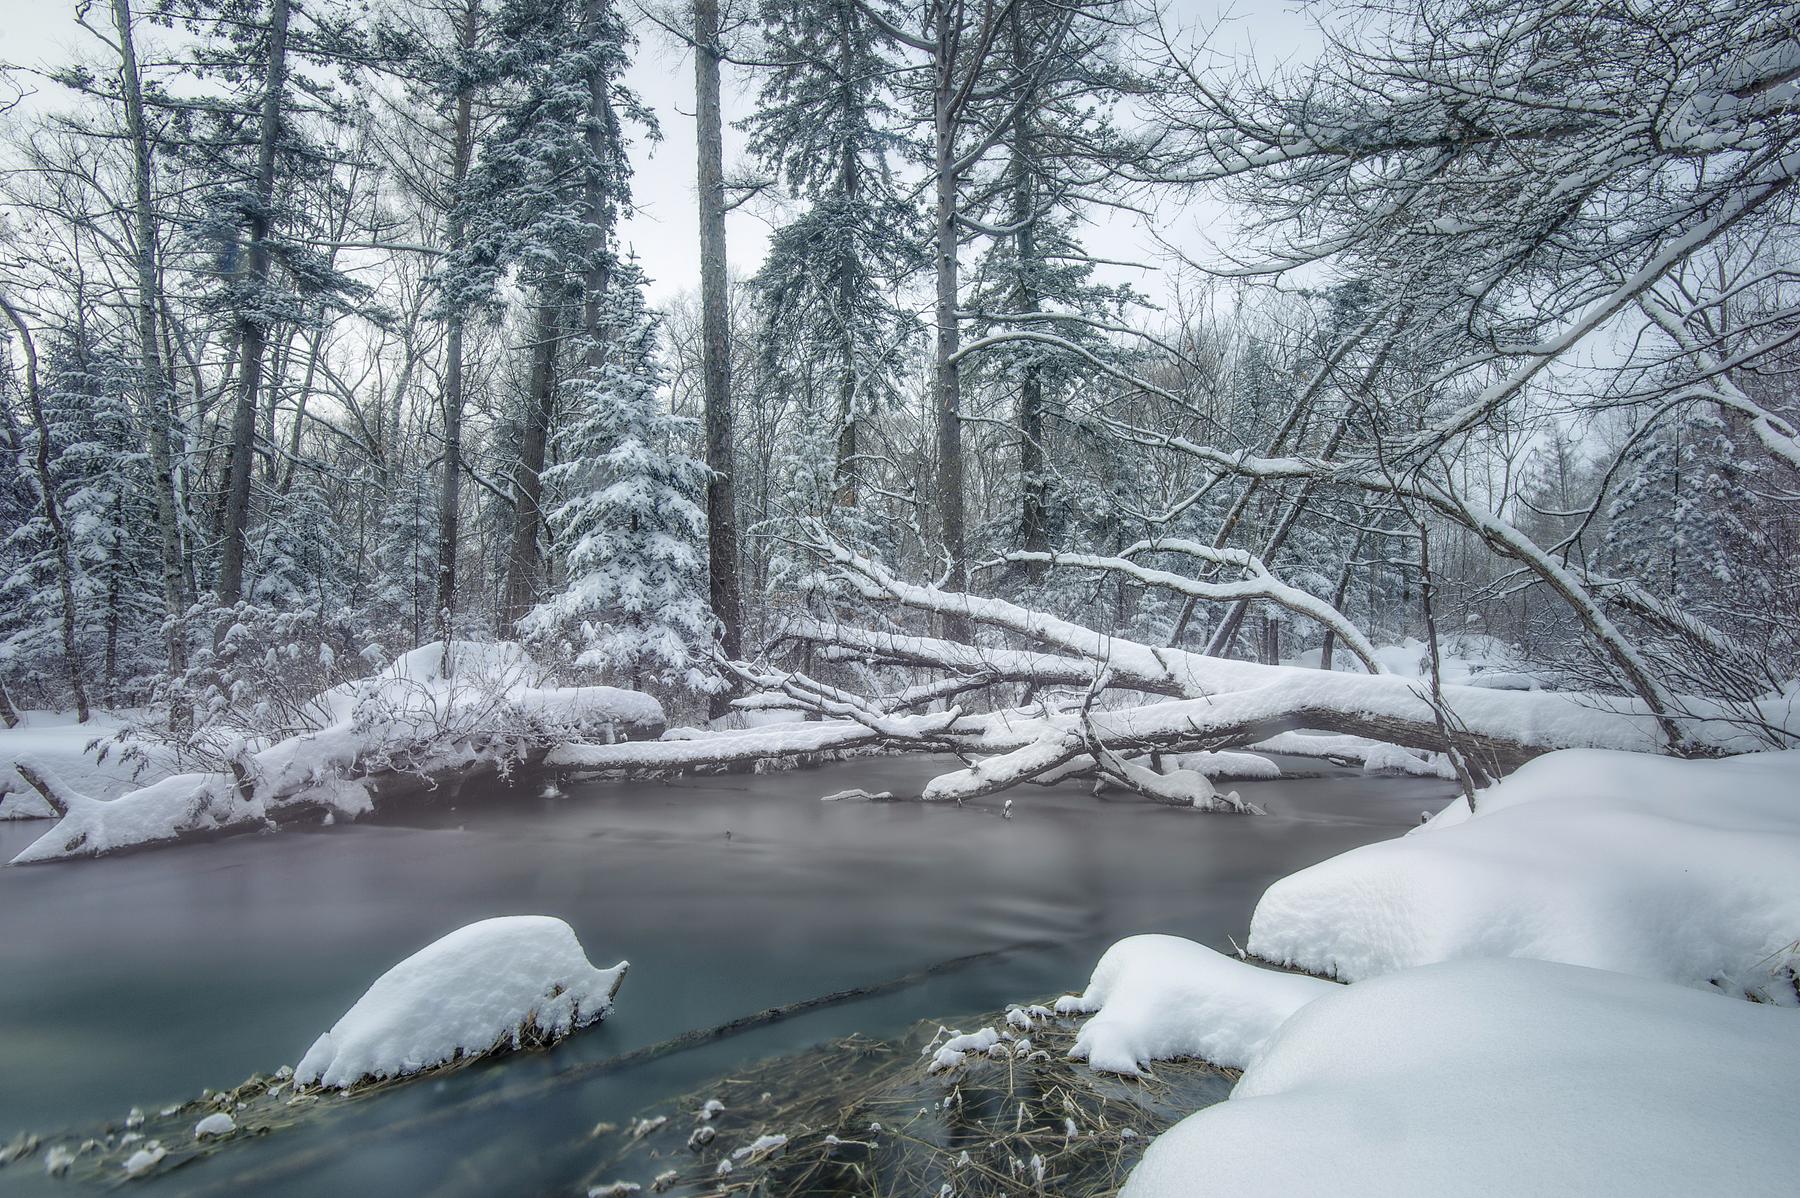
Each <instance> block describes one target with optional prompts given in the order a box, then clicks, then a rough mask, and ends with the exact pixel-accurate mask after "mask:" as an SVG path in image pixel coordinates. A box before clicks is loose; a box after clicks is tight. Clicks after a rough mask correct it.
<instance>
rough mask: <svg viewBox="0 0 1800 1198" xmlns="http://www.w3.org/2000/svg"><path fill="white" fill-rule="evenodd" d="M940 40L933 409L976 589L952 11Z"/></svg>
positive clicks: (951, 585)
mask: <svg viewBox="0 0 1800 1198" xmlns="http://www.w3.org/2000/svg"><path fill="white" fill-rule="evenodd" d="M936 34H937V39H936V40H937V46H936V52H935V53H934V54H933V56H932V61H933V69H934V70H935V71H936V78H935V80H934V84H933V88H932V133H933V136H932V141H933V146H932V150H933V162H932V171H933V180H932V181H933V184H934V187H935V194H936V205H935V211H934V213H933V219H934V221H935V231H936V237H937V244H936V255H937V259H936V274H937V294H936V300H935V303H934V306H933V312H934V320H935V322H936V324H937V347H936V354H935V361H934V363H933V371H932V405H931V406H932V415H933V418H934V420H935V424H936V434H937V438H936V441H937V500H938V539H939V540H941V541H942V542H943V546H944V553H945V554H946V555H947V557H948V559H949V560H948V563H947V564H948V567H949V570H948V575H947V577H946V580H945V585H946V586H947V588H948V589H949V590H952V591H957V592H963V591H967V590H968V589H969V554H968V544H967V535H966V532H965V524H964V519H965V517H964V512H963V505H964V500H963V452H962V380H961V375H960V372H959V370H958V365H957V361H956V354H957V351H958V350H959V349H960V348H961V346H962V338H961V335H960V329H959V327H958V325H957V315H956V313H957V292H958V290H959V285H958V284H959V274H958V270H957V258H956V251H957V235H956V198H957V169H956V114H955V110H954V106H955V104H956V52H957V43H958V38H957V36H956V27H955V22H954V19H953V18H952V16H951V14H950V13H948V12H945V11H940V12H939V13H938V20H937V29H936ZM943 628H944V635H945V636H946V637H948V638H949V639H951V640H967V639H968V638H969V636H970V628H969V621H968V619H967V617H965V616H963V615H961V614H959V613H954V612H953V613H949V614H947V615H946V616H945V617H944V624H943Z"/></svg>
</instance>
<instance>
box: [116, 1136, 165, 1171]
mask: <svg viewBox="0 0 1800 1198" xmlns="http://www.w3.org/2000/svg"><path fill="white" fill-rule="evenodd" d="M168 1155H169V1150H168V1149H167V1148H164V1147H163V1146H162V1145H161V1144H158V1143H157V1142H156V1141H155V1140H152V1141H150V1143H148V1144H146V1145H144V1147H142V1148H140V1149H138V1150H137V1151H136V1152H134V1153H132V1154H131V1155H130V1156H128V1157H126V1158H125V1164H124V1166H123V1167H124V1169H125V1176H127V1177H142V1176H143V1175H144V1174H146V1173H148V1172H150V1170H152V1169H154V1168H156V1166H157V1163H158V1162H159V1161H161V1160H162V1158H163V1157H165V1156H168Z"/></svg>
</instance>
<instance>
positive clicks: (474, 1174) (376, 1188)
mask: <svg viewBox="0 0 1800 1198" xmlns="http://www.w3.org/2000/svg"><path fill="white" fill-rule="evenodd" d="M950 765H951V763H948V762H947V761H945V760H943V759H936V760H934V759H930V758H924V757H905V758H874V759H862V760H855V761H848V762H841V763H837V764H833V765H828V766H824V767H820V768H817V769H812V770H806V771H797V772H789V773H772V774H758V775H729V776H719V777H707V778H695V779H687V780H682V781H678V782H670V783H641V782H633V783H612V782H596V783H586V784H579V785H574V786H570V787H569V788H568V793H567V794H565V795H563V796H561V797H556V798H543V797H538V796H536V795H535V793H532V792H521V791H514V792H512V793H509V794H506V795H503V796H502V795H492V796H485V798H487V799H495V800H499V799H503V800H504V801H484V796H464V798H463V799H462V800H461V801H460V802H458V803H457V805H456V806H455V807H440V808H420V809H414V810H409V811H403V812H399V813H392V814H386V815H383V816H382V817H380V818H377V819H373V820H369V821H365V822H359V823H356V824H352V825H341V826H337V827H321V828H317V829H313V830H306V831H297V830H292V829H290V830H288V831H284V832H281V833H276V834H270V835H263V836H242V837H237V838H233V839H228V840H222V841H217V842H212V843H205V844H195V845H189V846H183V847H180V848H172V849H165V850H161V851H153V852H145V853H140V854H134V855H129V856H124V857H118V858H112V859H107V860H104V861H99V862H75V863H68V864H60V865H51V866H32V867H22V868H16V869H13V868H9V869H0V1143H4V1142H5V1141H7V1140H9V1139H11V1138H12V1136H13V1134H14V1133H15V1132H18V1131H22V1130H35V1131H54V1130H63V1129H68V1128H81V1127H87V1126H93V1125H97V1124H99V1123H102V1122H106V1121H109V1120H110V1121H117V1120H120V1119H122V1118H123V1116H124V1114H125V1112H126V1111H127V1110H129V1109H130V1108H131V1107H132V1106H141V1107H143V1108H145V1109H146V1110H153V1109H155V1108H156V1107H159V1106H161V1105H163V1104H166V1103H173V1102H178V1101H181V1100H184V1099H188V1098H193V1097H196V1096H197V1095H198V1094H199V1092H200V1090H201V1089H202V1088H203V1087H209V1086H210V1087H215V1088H220V1087H226V1086H230V1085H234V1084H236V1083H237V1082H239V1081H242V1080H243V1079H244V1078H246V1077H247V1076H249V1075H250V1074H251V1073H253V1072H256V1071H259V1070H262V1071H269V1070H273V1069H274V1068H275V1067H277V1066H279V1065H281V1064H283V1063H289V1064H291V1063H293V1062H294V1061H296V1060H298V1059H299V1057H300V1055H301V1054H302V1053H303V1052H304V1051H305V1050H306V1048H307V1046H308V1045H309V1044H310V1043H311V1042H312V1040H313V1038H314V1037H315V1036H317V1035H318V1034H319V1033H320V1032H321V1031H323V1030H325V1029H326V1028H328V1027H330V1026H331V1024H332V1023H333V1022H334V1021H335V1020H336V1019H337V1017H338V1016H339V1015H340V1014H342V1013H343V1011H344V1010H345V1009H346V1008H347V1007H348V1006H349V1005H350V1004H351V1003H352V1002H354V1001H355V1000H356V998H357V997H358V996H359V995H360V994H361V993H362V992H363V990H364V989H365V988H366V987H367V986H368V984H369V983H370V982H371V981H373V980H374V979H375V978H376V977H377V976H378V975H379V974H380V973H381V972H382V971H383V970H385V969H386V968H387V967H388V966H390V965H392V964H393V963H394V962H396V961H398V960H400V959H401V958H402V957H405V956H407V955H408V954H410V953H411V952H413V951H415V950H416V949H418V948H419V947H421V946H423V945H424V944H426V943H428V942H430V941H431V940H433V939H435V938H436V937H438V936H440V935H442V934H444V933H445V932H448V931H450V930H452V929H454V928H457V927H459V926H461V925H463V924H465V923H470V922H473V921H474V920H477V919H482V918H485V917H488V916H493V915H505V914H527V913H532V914H536V913H541V914H549V915H556V916H559V917H561V918H563V919H566V920H567V921H569V923H570V924H572V925H573V926H574V928H575V930H576V933H577V934H578V935H579V936H580V938H581V942H582V944H583V945H584V946H585V947H586V948H587V950H588V953H589V955H590V957H592V958H593V959H594V961H595V962H596V964H601V965H609V964H611V963H613V962H614V961H616V960H618V959H620V958H628V959H629V960H630V961H631V963H632V970H631V975H630V977H629V978H628V979H627V980H626V983H625V987H624V989H623V990H622V991H621V993H620V995H619V1001H618V1007H617V1010H616V1011H615V1013H614V1014H613V1016H612V1017H611V1018H610V1019H608V1020H607V1021H606V1022H605V1023H604V1024H601V1025H600V1026H598V1027H596V1028H593V1029H590V1030H588V1031H585V1032H583V1033H581V1034H579V1035H577V1036H576V1037H574V1038H572V1039H571V1040H569V1041H567V1042H565V1043H563V1044H562V1045H559V1046H558V1047H557V1048H555V1049H554V1050H552V1051H550V1052H548V1053H534V1054H526V1055H521V1056H516V1057H512V1058H508V1059H504V1060H501V1061H496V1062H494V1063H491V1064H484V1065H480V1066H476V1067H473V1068H470V1069H465V1070H461V1071H457V1072H454V1073H451V1074H448V1075H445V1076H443V1077H440V1078H436V1079H431V1080H425V1081H421V1082H418V1083H415V1084H412V1085H409V1086H403V1087H397V1088H394V1089H392V1090H388V1091H385V1092H383V1093H382V1094H380V1095H378V1096H376V1097H372V1098H369V1099H366V1100H363V1101H360V1102H357V1103H355V1104H353V1109H347V1110H346V1113H345V1115H344V1117H342V1118H334V1119H323V1120H316V1121H310V1122H308V1123H307V1124H305V1125H303V1126H300V1127H296V1128H294V1129H292V1130H289V1131H284V1132H281V1133H279V1134H276V1135H271V1136H268V1137H266V1138H263V1139H260V1140H254V1141H250V1142H247V1143H243V1144H241V1145H236V1146H233V1147H232V1148H230V1149H228V1150H227V1151H225V1152H223V1153H221V1154H219V1155H218V1156H217V1157H215V1158H213V1159H210V1160H206V1161H203V1162H198V1163H196V1164H194V1165H192V1166H191V1167H187V1168H183V1169H179V1170H176V1171H174V1172H172V1173H170V1174H168V1175H166V1176H161V1177H157V1178H155V1179H152V1180H150V1181H148V1182H146V1183H144V1184H143V1185H142V1186H141V1187H138V1186H134V1187H133V1188H134V1189H138V1188H142V1189H143V1190H144V1191H146V1192H148V1193H156V1194H189V1193H193V1194H205V1193H219V1194H242V1193H250V1192H255V1193H259V1194H262V1193H268V1194H324V1193H337V1194H343V1195H354V1194H373V1193H381V1192H384V1191H385V1192H387V1193H392V1194H396V1195H410V1194H443V1195H478V1194H479V1195H495V1194H568V1193H571V1192H573V1191H572V1187H573V1185H574V1182H575V1180H576V1179H577V1178H578V1177H579V1176H580V1175H581V1173H582V1171H583V1168H584V1167H585V1165H586V1163H587V1162H586V1156H587V1155H588V1154H589V1152H590V1150H589V1149H587V1148H585V1147H584V1139H583V1138H584V1136H585V1133H586V1132H587V1131H588V1129H590V1128H591V1127H592V1126H593V1125H594V1124H595V1123H596V1122H599V1121H603V1120H607V1121H620V1120H623V1119H625V1118H627V1117H629V1116H630V1115H631V1114H633V1113H635V1112H637V1111H640V1110H642V1109H643V1108H644V1107H645V1106H647V1105H649V1104H651V1103H654V1102H657V1101H660V1100H663V1099H665V1098H667V1097H670V1096H672V1095H674V1094H677V1093H680V1092H682V1091H684V1090H687V1089H689V1088H691V1087H692V1086H694V1085H697V1084H699V1083H700V1082H702V1081H703V1080H705V1079H707V1078H711V1077H717V1076H721V1075H723V1074H726V1073H728V1072H729V1071H731V1070H732V1069H734V1068H737V1067H739V1066H741V1065H742V1064H744V1063H746V1062H749V1061H753V1060H758V1059H762V1058H765V1057H769V1056H773V1055H776V1054H779V1053H784V1052H789V1051H793V1050H795V1049H797V1048H800V1047H803V1046H806V1045H811V1044H815V1043H819V1042H821V1041H823V1040H826V1039H827V1038H829V1037H832V1036H837V1035H841V1034H845V1033H848V1032H851V1031H861V1032H865V1033H868V1034H871V1035H875V1036H886V1035H893V1034H897V1033H898V1032H899V1031H900V1030H902V1029H904V1028H905V1027H907V1026H908V1025H910V1024H911V1023H913V1022H914V1021H915V1020H918V1019H921V1018H927V1017H930V1018H949V1017H954V1016H957V1015H959V1014H967V1013H973V1012H981V1011H988V1010H992V1009H996V1008H998V1007H1000V1006H1003V1005H1004V1004H1005V1003H1007V1002H1015V1001H1022V1000H1027V999H1036V998H1041V997H1044V996H1048V995H1054V994H1058V993H1062V992H1065V991H1068V990H1079V989H1080V988H1081V987H1082V985H1083V984H1084V983H1085V981H1086V978H1087V974H1088V971H1089V969H1090V968H1091V967H1092V965H1093V963H1094V961H1095V960H1096V958H1097V957H1098V956H1099V954H1100V953H1101V952H1102V951H1103V950H1104V949H1105V947H1106V946H1107V945H1108V944H1110V943H1111V942H1112V941H1113V940H1115V939H1117V938H1118V937H1120V936H1123V935H1128V934H1130V933H1133V932H1148V931H1164V932H1173V933H1177V934H1180V935H1184V936H1188V937H1191V938H1194V939H1197V940H1201V941H1203V942H1206V943H1209V944H1212V945H1214V946H1216V947H1219V948H1229V940H1228V937H1230V936H1234V935H1235V936H1237V937H1239V938H1240V939H1241V938H1242V936H1243V933H1244V930H1245V929H1246V928H1247V926H1248V924H1249V917H1250V912H1251V909H1252V908H1253V906H1254V905H1255V902H1256V898H1257V896H1258V895H1259V894H1260V893H1261V891H1262V890H1263V888H1264V887H1265V886H1267V885H1268V883H1269V882H1270V881H1272V880H1273V879H1275V878H1277V877H1279V876H1281V875H1283V874H1287V873H1290V872H1292V871H1294V870H1296V869H1299V868H1302V867H1304V866H1306V865H1309V864H1311V863H1313V862H1316V861H1319V860H1322V859H1324V858H1326V857H1328V856H1331V855H1333V854H1335V853H1338V852H1341V851H1343V850H1345V849H1347V848H1350V847H1352V846H1354V845H1358V844H1362V843H1365V842H1368V841H1372V840H1378V839H1383V838H1387V837H1391V836H1394V835H1398V834H1399V833H1400V832H1401V831H1403V830H1404V829H1405V828H1407V827H1409V826H1411V825H1413V824H1416V823H1417V822H1418V819H1419V813H1420V812H1421V810H1433V811H1435V810H1436V809H1437V808H1438V807H1440V806H1442V805H1443V804H1444V803H1445V802H1446V801H1448V799H1449V797H1450V794H1451V791H1450V788H1449V787H1448V786H1447V785H1446V784H1444V783H1441V782H1436V781H1432V780H1421V779H1395V778H1369V777H1364V776H1362V775H1360V774H1358V773H1355V772H1351V771H1339V770H1327V771H1325V773H1324V775H1323V776H1320V777H1316V778H1305V779H1291V780H1282V781H1276V782H1263V783H1238V784H1236V786H1237V788H1238V789H1240V790H1241V791H1243V792H1244V793H1245V794H1246V795H1247V796H1249V797H1253V798H1254V800H1255V801H1256V802H1258V803H1260V804H1261V805H1263V806H1264V807H1266V808H1267V809H1268V811H1269V815H1268V816H1267V817H1265V818H1260V819H1259V818H1245V817H1236V816H1217V815H1201V814H1196V813H1192V812H1185V811H1179V810H1173V809H1169V808H1164V807H1158V806H1154V805H1151V804H1147V803H1144V802H1142V801H1139V800H1137V799H1135V798H1126V797H1121V798H1118V799H1108V800H1102V799H1096V798H1095V797H1094V796H1092V795H1091V794H1089V793H1088V792H1087V791H1086V789H1085V788H1082V787H1078V786H1066V787H1056V788H1049V789H1044V790H1037V789H1030V790H1027V791H1024V792H1020V793H1018V794H1017V795H1016V796H1015V799H1016V801H1015V803H1014V817H1013V818H1012V819H1010V820H1008V819H1003V818H1002V817H1001V806H1000V800H999V799H997V798H996V799H993V800H988V801H983V802H977V803H971V804H969V805H967V806H965V807H961V808H957V807H946V806H937V805H926V804H919V803H867V802H859V801H847V802H837V803H821V802H819V801H818V797H819V796H820V795H822V794H829V793H831V792H834V791H837V790H841V789H844V788H847V787H861V788H865V789H867V790H870V791H882V790H891V791H893V792H895V793H896V794H903V795H904V794H909V793H910V794H917V793H918V792H919V790H920V788H921V787H922V786H923V784H924V782H925V780H926V779H927V778H929V777H930V776H931V775H932V774H933V773H937V772H942V771H943V770H944V769H946V768H949V767H950ZM1303 768H1313V767H1312V766H1311V765H1306V766H1304V767H1303ZM43 827H44V825H43V824H37V823H26V824H0V860H4V859H7V858H10V857H11V856H12V855H13V854H14V853H16V852H17V851H18V850H19V848H21V847H23V845H24V844H26V843H28V842H29V840H30V839H31V838H32V837H34V836H35V835H37V834H38V833H39V832H40V831H41V830H42V829H43ZM1009 948H1010V950H1011V951H1007V952H1004V953H1002V954H1000V955H997V956H995V957H993V958H991V959H989V960H986V961H983V962H981V963H979V964H976V965H973V966H970V967H968V968H963V969H958V970H952V971H947V972H943V973H940V974H937V975H934V976H932V977H930V978H929V979H927V980H925V981H922V982H920V983H918V984H917V985H913V986H909V987H906V988H903V989H900V990H898V991H893V992H889V993H885V994H883V995H880V996H878V997H874V998H869V999H865V1000H859V1001H856V1002H851V1003H847V1004H842V1005H838V1006H833V1007H829V1008H826V1009H823V1010H819V1011H815V1012H812V1013H809V1014H807V1015H804V1016H802V1017H799V1018H795V1019H792V1020H786V1021H782V1022H779V1023H775V1024H772V1025H769V1026H766V1027H762V1028H759V1029H757V1030H754V1031H751V1032H748V1033H746V1034H743V1035H738V1036H732V1037H729V1038H726V1039H722V1040H719V1041H716V1042H714V1043H711V1044H707V1045H704V1046H702V1047H699V1048H695V1049H693V1050H691V1051H686V1052H682V1053H678V1054H674V1055H671V1056H667V1057H663V1058H661V1059H658V1060H654V1061H651V1062H648V1063H646V1064H643V1065H641V1066H636V1067H633V1068H629V1069H625V1070H622V1071H616V1072H611V1073H596V1074H585V1075H583V1076H581V1077H579V1078H578V1079H575V1080H569V1081H568V1082H567V1084H556V1079H557V1078H558V1077H559V1076H563V1077H566V1076H567V1074H568V1072H569V1071H570V1070H571V1069H574V1068H576V1067H579V1066H580V1065H582V1064H584V1063H591V1062H594V1061H598V1060H602V1059H604V1058H608V1057H612V1056H616V1055H618V1054H620V1053H623V1052H628V1051H630V1050H632V1049H635V1048H639V1047H642V1046H645V1045H649V1044H654V1043H657V1042H659V1041H662V1040H664V1039H667V1038H668V1037H671V1036H675V1035H677V1034H679V1033H681V1032H683V1031H687V1030H689V1029H694V1028H705V1027H711V1026H713V1025H716V1024H720V1023H723V1022H726V1021H728V1020H731V1019H733V1018H735V1017H738V1016H742V1015H745V1014H748V1013H751V1012H753V1011H757V1010H760V1009H762V1008H765V1007H770V1006H775V1005H777V1004H782V1003H788V1002H793V1001H797V1000H801V999H806V998H809V997H812V996H815V995H820V994H825V993H828V992H832V991H837V990H843V989H847V988H851V987H857V986H864V985H870V984H873V983H878V982H881V981H884V980H886V979H889V978H893V977H896V976H899V975H903V974H907V973H909V972H912V971H915V970H919V969H921V968H923V967H926V966H930V965H932V964H934V963H937V962H941V961H944V960H947V959H949V958H954V957H959V956H963V955H966V954H973V953H980V952H984V951H989V950H996V949H1009ZM534 1082H542V1083H543V1084H542V1085H533V1084H531V1083H534ZM481 1097H485V1098H486V1099H488V1101H485V1102H480V1103H479V1104H474V1103H471V1099H476V1098H481ZM472 1105H473V1106H476V1107H477V1109H469V1108H470V1107H471V1106H472ZM69 1188H70V1187H69V1186H68V1185H66V1184H64V1183H53V1182H51V1181H49V1180H48V1179H47V1178H46V1177H45V1175H44V1172H43V1168H42V1164H41V1162H39V1161H38V1160H37V1159H36V1158H30V1159H28V1160H25V1161H21V1162H19V1163H17V1164H15V1165H13V1166H10V1167H7V1168H0V1192H7V1193H12V1192H19V1193H37V1192H67V1191H68V1190H69Z"/></svg>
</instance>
